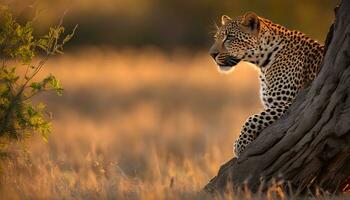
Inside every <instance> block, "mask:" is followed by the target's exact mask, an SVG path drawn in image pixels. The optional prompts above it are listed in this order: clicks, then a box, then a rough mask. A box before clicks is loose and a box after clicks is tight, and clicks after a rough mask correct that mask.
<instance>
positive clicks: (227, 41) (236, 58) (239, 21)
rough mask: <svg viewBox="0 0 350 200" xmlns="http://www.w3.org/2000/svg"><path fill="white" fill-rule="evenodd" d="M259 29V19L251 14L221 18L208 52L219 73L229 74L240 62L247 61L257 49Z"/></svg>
mask: <svg viewBox="0 0 350 200" xmlns="http://www.w3.org/2000/svg"><path fill="white" fill-rule="evenodd" d="M259 29H260V21H259V17H258V16H257V15H256V14H255V13H253V12H248V13H246V14H245V15H244V16H240V17H237V18H236V19H231V18H230V17H228V16H226V15H223V16H222V17H221V27H218V30H217V32H216V34H215V36H214V39H215V41H214V44H213V45H212V47H211V48H210V51H209V53H210V55H211V56H212V57H213V58H214V60H215V62H216V64H217V65H218V66H219V70H220V71H222V72H229V71H231V70H232V69H233V68H234V66H236V65H237V64H238V63H239V62H240V61H241V60H249V57H251V55H252V53H253V54H254V51H257V50H258V48H259V43H258V36H259Z"/></svg>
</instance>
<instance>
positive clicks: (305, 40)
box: [209, 11, 324, 157]
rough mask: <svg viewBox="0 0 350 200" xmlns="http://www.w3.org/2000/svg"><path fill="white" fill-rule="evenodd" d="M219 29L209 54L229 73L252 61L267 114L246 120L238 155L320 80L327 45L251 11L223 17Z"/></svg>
mask: <svg viewBox="0 0 350 200" xmlns="http://www.w3.org/2000/svg"><path fill="white" fill-rule="evenodd" d="M216 28H217V29H216V31H215V34H214V43H213V45H212V46H211V48H210V50H209V54H210V56H211V57H212V58H213V59H214V61H215V63H216V65H217V66H218V70H219V71H220V72H223V73H229V72H232V71H233V70H234V68H235V67H236V66H237V64H238V63H240V62H248V63H251V64H253V65H254V66H255V67H256V68H257V69H258V71H259V80H260V81H259V82H260V100H261V102H262V105H263V110H262V111H260V112H259V113H257V114H254V115H251V116H250V117H248V119H247V120H246V121H245V123H244V125H243V126H242V128H241V131H240V134H239V136H238V139H236V140H235V141H234V143H233V153H234V154H235V155H236V157H239V156H240V155H241V154H242V152H244V150H245V149H246V147H247V146H248V145H250V144H251V143H252V142H253V141H254V140H255V139H256V138H257V137H258V136H259V134H260V133H261V132H262V130H264V129H265V128H266V127H268V126H270V125H271V124H273V123H274V122H275V121H277V120H279V119H280V118H281V117H282V116H283V114H284V113H285V112H286V111H287V110H288V109H289V107H290V106H291V104H292V103H293V102H294V101H295V99H296V96H297V94H298V93H299V92H300V91H301V90H302V89H303V88H306V87H308V86H309V85H310V84H311V83H312V81H313V80H314V79H315V78H316V76H317V74H318V72H319V70H320V64H321V62H322V59H323V54H324V45H322V44H320V43H319V42H318V41H316V40H314V39H311V38H310V37H308V36H306V34H304V33H302V32H300V31H297V30H291V29H288V28H286V27H284V26H282V25H279V24H276V23H273V22H272V21H270V20H268V19H265V18H263V17H260V16H258V15H257V14H256V13H254V12H251V11H250V12H247V13H245V14H244V15H242V16H238V17H236V18H233V19H232V18H230V17H229V16H227V15H223V16H222V17H221V25H220V26H216Z"/></svg>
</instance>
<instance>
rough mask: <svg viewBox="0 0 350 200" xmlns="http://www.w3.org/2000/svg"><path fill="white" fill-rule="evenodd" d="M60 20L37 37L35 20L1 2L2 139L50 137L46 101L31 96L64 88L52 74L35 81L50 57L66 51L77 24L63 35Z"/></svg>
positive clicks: (59, 90) (0, 127)
mask: <svg viewBox="0 0 350 200" xmlns="http://www.w3.org/2000/svg"><path fill="white" fill-rule="evenodd" d="M64 31H65V29H64V27H63V26H62V20H61V22H60V23H59V24H58V25H57V26H55V27H52V28H50V30H49V32H48V33H47V35H44V36H42V37H35V36H34V35H33V22H32V21H28V22H26V23H25V24H19V23H18V22H16V20H15V19H14V17H13V16H12V14H11V12H10V10H9V8H8V7H6V6H0V59H1V60H0V139H1V141H2V144H0V152H1V147H3V146H4V145H5V144H4V142H3V139H6V140H7V141H8V140H12V141H13V140H16V141H21V140H23V139H25V138H28V137H30V136H32V135H33V134H34V133H39V134H40V135H41V136H42V138H43V139H44V141H47V139H48V135H49V134H50V133H51V123H50V121H49V116H48V115H47V114H46V113H47V112H45V105H44V104H43V103H39V104H37V105H34V104H33V103H32V102H31V100H32V98H33V97H34V96H36V95H37V94H38V93H41V92H47V91H55V92H56V93H57V94H58V95H61V94H62V92H63V89H62V88H61V86H60V83H59V81H58V80H57V79H56V78H55V76H53V75H52V74H50V75H48V76H47V77H46V78H44V79H42V80H40V81H34V78H35V77H36V76H37V74H38V72H39V71H40V70H41V69H42V68H43V67H44V65H45V63H46V61H47V60H48V58H49V57H50V56H52V55H55V54H61V53H63V46H64V45H65V44H66V43H67V42H68V41H69V40H70V39H71V38H72V36H73V35H74V32H75V28H74V30H73V31H72V33H70V34H66V35H64Z"/></svg>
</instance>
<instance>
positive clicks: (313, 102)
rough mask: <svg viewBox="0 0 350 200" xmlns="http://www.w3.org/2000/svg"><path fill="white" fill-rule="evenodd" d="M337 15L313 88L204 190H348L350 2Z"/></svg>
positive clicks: (302, 95) (349, 173)
mask: <svg viewBox="0 0 350 200" xmlns="http://www.w3.org/2000/svg"><path fill="white" fill-rule="evenodd" d="M335 13H336V20H335V22H334V24H333V25H332V26H331V28H330V31H329V33H328V36H327V40H326V49H327V50H326V54H325V57H324V60H323V63H322V64H321V65H322V66H321V70H320V72H319V74H318V76H317V77H316V79H315V80H314V81H313V83H312V84H311V86H310V87H308V88H306V89H304V90H303V91H301V92H300V93H299V94H298V96H297V98H296V100H295V102H294V103H293V105H292V106H291V107H290V108H289V110H288V111H287V113H286V114H285V115H284V116H283V117H282V118H281V119H280V120H278V121H276V122H275V123H274V124H272V125H271V126H269V127H267V128H266V129H264V130H263V131H262V133H261V134H260V135H259V137H258V138H256V140H255V141H253V142H252V143H251V144H250V145H249V146H248V147H247V148H246V150H245V151H244V152H243V153H242V154H241V156H240V157H239V159H236V158H233V159H232V160H230V161H229V162H227V163H226V164H224V165H223V166H221V168H220V170H219V172H218V175H217V176H216V177H214V178H213V179H212V180H211V181H210V182H209V183H208V184H207V185H206V186H205V191H207V192H210V193H224V192H225V191H226V190H227V188H229V189H235V188H239V187H242V186H247V187H248V188H249V189H250V190H252V191H253V192H255V191H258V190H259V189H261V188H262V189H263V190H266V189H267V188H268V187H270V186H271V184H272V183H274V180H276V179H277V180H283V181H281V182H280V183H281V186H282V188H284V189H285V190H286V191H287V190H289V189H293V192H296V191H298V192H302V191H307V190H310V189H311V190H314V189H316V188H319V189H322V190H324V191H329V192H331V193H334V192H335V193H336V192H344V191H349V190H350V1H349V0H343V1H342V2H341V3H340V6H339V7H338V8H337V9H336V10H335ZM321 21H322V19H320V22H321ZM316 23H319V22H316Z"/></svg>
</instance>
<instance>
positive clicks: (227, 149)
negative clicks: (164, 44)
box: [0, 49, 278, 200]
mask: <svg viewBox="0 0 350 200" xmlns="http://www.w3.org/2000/svg"><path fill="white" fill-rule="evenodd" d="M48 66H50V67H49V68H48V69H47V70H48V71H50V72H52V73H53V74H55V75H57V77H58V78H59V79H60V80H61V82H62V85H63V86H64V88H65V94H64V96H62V97H56V96H54V95H45V96H43V97H41V98H40V100H45V101H46V102H47V104H48V107H49V109H50V110H51V111H53V113H54V119H53V124H54V132H53V134H52V136H51V137H50V140H49V143H48V144H45V143H44V142H42V141H41V140H40V138H38V137H36V138H33V141H32V143H31V144H30V145H29V146H28V150H29V152H30V153H29V155H28V158H27V159H26V157H23V156H21V157H20V158H19V159H11V160H9V161H6V162H5V163H6V164H5V166H4V174H3V175H2V177H1V188H0V199H156V200H159V199H206V198H208V197H207V196H205V195H203V194H200V193H199V191H200V190H201V188H202V187H203V186H204V185H205V184H206V183H207V181H208V180H209V179H210V178H211V177H212V176H214V175H215V173H216V172H217V170H218V168H219V166H220V164H222V163H223V162H225V161H227V160H228V159H230V157H231V155H232V153H231V152H232V142H233V140H234V139H235V138H236V137H237V134H238V133H239V129H240V126H241V124H242V123H243V122H244V120H245V118H247V117H248V116H249V115H250V114H253V113H254V112H256V111H258V110H259V109H260V107H261V105H260V103H259V99H258V96H257V95H258V82H257V72H256V71H255V70H254V69H253V68H252V67H249V66H247V65H244V64H242V65H239V66H238V67H237V69H236V70H235V72H234V73H233V74H231V75H228V76H227V75H222V74H219V73H218V72H217V70H216V67H215V65H214V64H213V63H212V61H211V59H210V58H209V56H207V54H206V53H205V52H204V53H195V54H193V53H189V52H186V51H179V52H173V53H171V54H170V55H164V54H162V53H161V52H159V51H157V50H155V49H143V50H124V51H120V52H116V51H113V50H108V49H86V50H84V51H80V52H79V53H71V54H69V55H65V56H62V57H59V58H56V59H53V60H51V61H50V63H48ZM42 74H45V72H43V73H42ZM276 194H277V196H278V192H277V193H276V192H272V195H270V196H269V198H270V199H274V196H275V195H276ZM243 197H244V198H245V199H251V198H252V196H251V194H249V193H248V192H241V193H237V194H235V195H233V197H232V198H233V199H242V198H243ZM230 198H231V197H230Z"/></svg>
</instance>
